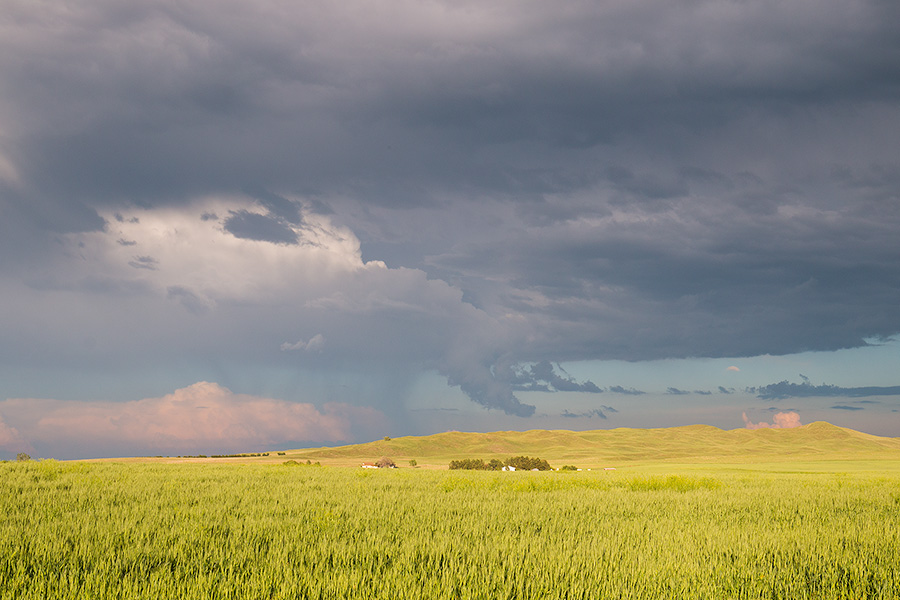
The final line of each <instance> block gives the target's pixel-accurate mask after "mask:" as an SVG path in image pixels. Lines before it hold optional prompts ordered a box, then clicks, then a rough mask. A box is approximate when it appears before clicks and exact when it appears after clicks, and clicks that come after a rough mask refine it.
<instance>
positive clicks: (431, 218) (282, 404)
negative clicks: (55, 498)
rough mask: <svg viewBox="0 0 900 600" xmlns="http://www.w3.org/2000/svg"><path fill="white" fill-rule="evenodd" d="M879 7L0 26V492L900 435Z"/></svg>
mask: <svg viewBox="0 0 900 600" xmlns="http://www.w3.org/2000/svg"><path fill="white" fill-rule="evenodd" d="M898 232H900V4H898V3H897V2H895V1H893V0H815V1H813V0H796V1H792V2H775V1H768V0H743V1H731V0H609V1H604V2H593V1H591V2H588V1H575V0H573V1H562V2H553V3H550V2H543V1H537V0H519V1H516V2H512V1H507V0H499V1H497V2H480V1H479V2H475V1H471V2H469V1H466V0H455V1H453V2H445V1H442V0H434V1H421V0H417V1H406V0H381V1H378V0H347V1H345V2H339V3H321V2H307V1H304V0H257V1H255V2H244V1H237V0H216V1H212V0H194V1H192V2H178V1H175V0H133V1H131V2H127V3H122V2H119V1H118V0H69V1H66V2H58V1H52V2H51V1H43V0H0V307H2V312H0V458H11V457H14V456H15V455H16V454H17V453H19V452H27V453H30V454H31V455H33V456H41V457H55V458H60V459H63V458H86V457H98V456H131V455H172V456H175V455H180V454H196V453H207V454H211V453H225V452H250V451H259V450H265V449H276V448H277V449H286V448H297V447H310V446H321V445H335V444H344V443H351V442H364V441H370V440H373V439H380V438H381V437H383V436H385V435H390V436H402V435H426V434H431V433H437V432H441V431H447V430H464V431H494V430H526V429H539V428H560V429H575V430H584V429H608V428H615V427H669V426H677V425H688V424H693V423H706V424H710V425H714V426H717V427H721V428H724V429H735V428H742V427H765V426H769V427H791V426H796V425H798V424H804V423H809V422H813V421H817V420H825V421H829V422H831V423H834V424H837V425H841V426H845V427H851V428H854V429H858V430H860V431H865V432H868V433H872V434H876V435H883V436H891V437H900V412H898V411H900V368H898V367H900V341H898V340H900V337H898V334H900V241H898V239H900V238H898Z"/></svg>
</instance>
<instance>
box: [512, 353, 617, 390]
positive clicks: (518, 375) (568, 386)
mask: <svg viewBox="0 0 900 600" xmlns="http://www.w3.org/2000/svg"><path fill="white" fill-rule="evenodd" d="M556 367H557V368H558V369H560V370H562V367H561V366H560V365H556ZM495 375H498V377H497V378H498V379H501V380H506V381H507V382H508V383H509V384H510V386H511V387H512V389H513V390H515V391H520V392H525V391H528V392H588V393H591V394H600V393H603V390H602V389H600V388H599V387H598V386H597V384H595V383H594V382H593V381H590V380H588V381H584V382H582V383H579V382H577V381H575V379H574V378H572V377H571V376H568V374H566V376H565V377H563V376H561V375H559V374H558V373H557V372H556V370H555V369H554V366H553V365H552V364H551V363H550V361H549V360H543V361H541V362H539V363H536V364H533V365H531V366H529V367H526V368H524V369H515V370H514V369H512V368H509V369H507V370H506V371H505V372H504V373H503V374H502V375H499V374H495Z"/></svg>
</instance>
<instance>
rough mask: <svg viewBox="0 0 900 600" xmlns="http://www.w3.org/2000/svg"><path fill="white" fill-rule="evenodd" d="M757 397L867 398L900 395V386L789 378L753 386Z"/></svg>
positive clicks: (766, 398) (774, 398) (773, 398)
mask: <svg viewBox="0 0 900 600" xmlns="http://www.w3.org/2000/svg"><path fill="white" fill-rule="evenodd" d="M750 391H753V392H755V393H756V395H757V398H761V399H764V400H784V399H785V398H815V397H819V398H834V397H840V398H865V397H869V396H900V386H898V385H894V386H865V387H841V386H838V385H829V384H822V385H813V384H812V383H810V382H809V381H804V382H802V383H790V382H788V381H787V380H784V381H780V382H778V383H771V384H769V385H764V386H762V387H759V388H751V390H750Z"/></svg>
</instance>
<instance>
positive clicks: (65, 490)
mask: <svg viewBox="0 0 900 600" xmlns="http://www.w3.org/2000/svg"><path fill="white" fill-rule="evenodd" d="M798 471H802V469H798ZM0 510H2V514H3V519H2V522H0V598H2V599H16V600H21V599H35V600H37V599H41V600H46V599H55V598H93V599H107V598H110V599H112V598H117V599H124V598H129V599H130V598H146V599H154V600H156V599H159V598H185V599H191V600H196V599H201V598H234V599H239V598H240V599H244V598H329V599H330V598H335V599H337V598H385V599H387V598H390V599H401V598H409V599H417V600H418V599H420V598H447V599H450V598H453V599H457V598H463V599H465V598H484V599H496V598H535V599H537V598H540V599H545V598H648V599H649V598H653V599H658V598H767V599H772V598H791V599H795V598H815V599H817V600H818V599H827V598H852V599H860V598H898V597H900V566H898V565H900V527H898V523H900V474H898V472H897V470H896V469H893V470H890V471H885V473H884V474H878V473H877V472H873V471H871V470H869V471H866V472H862V471H853V472H849V473H840V472H835V471H832V472H811V471H807V472H766V471H757V472H750V471H749V470H746V469H744V468H738V467H726V466H724V465H721V466H717V467H710V468H705V469H701V470H698V469H693V470H690V471H687V470H684V469H680V470H679V469H677V468H669V467H665V466H663V467H660V468H658V469H657V472H656V473H655V474H654V473H650V472H648V471H647V470H646V469H645V470H644V471H642V472H637V471H635V472H627V470H619V471H615V472H597V471H592V472H587V471H582V472H571V473H563V472H546V473H534V472H516V473H497V472H458V471H428V470H422V469H410V468H406V469H398V470H374V471H373V470H363V469H345V468H330V467H315V466H305V465H303V466H286V465H281V464H278V465H264V464H263V465H234V464H231V465H216V464H178V465H174V464H142V463H134V464H113V463H93V464H88V463H57V462H54V461H43V462H28V463H4V464H0Z"/></svg>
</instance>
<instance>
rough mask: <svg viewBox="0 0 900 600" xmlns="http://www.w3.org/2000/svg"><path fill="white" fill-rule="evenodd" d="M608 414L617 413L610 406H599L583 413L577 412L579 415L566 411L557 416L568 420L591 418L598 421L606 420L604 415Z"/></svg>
mask: <svg viewBox="0 0 900 600" xmlns="http://www.w3.org/2000/svg"><path fill="white" fill-rule="evenodd" d="M608 412H611V413H616V412H619V411H617V410H616V409H615V408H613V407H611V406H601V407H600V408H594V409H591V410H588V411H584V412H579V413H573V412H570V411H568V410H563V411H562V412H561V413H560V414H559V416H561V417H566V418H569V419H585V418H587V419H591V418H593V417H598V418H600V419H603V420H606V418H607V417H606V413H608Z"/></svg>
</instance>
